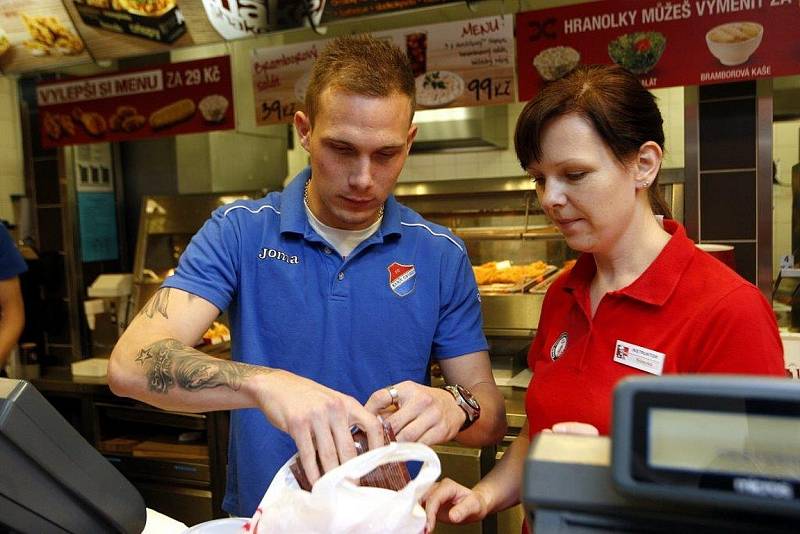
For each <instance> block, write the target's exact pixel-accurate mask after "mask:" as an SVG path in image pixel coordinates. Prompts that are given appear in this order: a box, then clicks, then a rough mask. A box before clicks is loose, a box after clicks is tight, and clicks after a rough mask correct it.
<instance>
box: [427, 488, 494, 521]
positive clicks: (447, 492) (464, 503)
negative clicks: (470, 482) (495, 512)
mask: <svg viewBox="0 0 800 534" xmlns="http://www.w3.org/2000/svg"><path fill="white" fill-rule="evenodd" d="M422 503H423V505H424V506H425V513H426V514H427V516H428V522H427V525H426V532H432V531H433V527H434V526H436V521H437V520H439V521H441V522H443V523H472V522H475V521H480V520H481V519H483V518H484V517H486V514H487V513H488V510H489V505H488V501H487V499H486V497H485V496H484V495H483V494H481V493H480V490H471V489H469V488H466V487H464V486H462V485H461V484H459V483H458V482H454V481H452V480H450V479H449V478H445V479H442V480H441V481H439V482H437V483H436V484H434V486H433V487H432V488H431V489H430V490H428V493H426V494H425V496H424V497H423V498H422Z"/></svg>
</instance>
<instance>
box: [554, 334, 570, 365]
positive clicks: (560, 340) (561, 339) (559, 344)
mask: <svg viewBox="0 0 800 534" xmlns="http://www.w3.org/2000/svg"><path fill="white" fill-rule="evenodd" d="M567 339H568V336H567V333H566V332H561V334H560V335H559V336H558V337H557V338H556V340H555V341H554V342H553V346H552V347H550V359H552V360H553V361H556V360H557V359H559V358H560V357H561V356H562V355H563V354H564V351H565V350H567Z"/></svg>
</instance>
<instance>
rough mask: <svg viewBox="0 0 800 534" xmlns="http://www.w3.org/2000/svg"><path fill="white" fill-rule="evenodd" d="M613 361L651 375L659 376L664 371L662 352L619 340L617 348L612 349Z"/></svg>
mask: <svg viewBox="0 0 800 534" xmlns="http://www.w3.org/2000/svg"><path fill="white" fill-rule="evenodd" d="M614 361H615V362H617V363H621V364H622V365H627V366H628V367H633V368H634V369H639V370H640V371H644V372H645V373H650V374H651V375H659V376H661V371H663V369H664V353H663V352H657V351H655V350H652V349H648V348H646V347H640V346H639V345H634V344H633V343H627V342H625V341H622V340H619V339H618V340H617V346H616V347H614Z"/></svg>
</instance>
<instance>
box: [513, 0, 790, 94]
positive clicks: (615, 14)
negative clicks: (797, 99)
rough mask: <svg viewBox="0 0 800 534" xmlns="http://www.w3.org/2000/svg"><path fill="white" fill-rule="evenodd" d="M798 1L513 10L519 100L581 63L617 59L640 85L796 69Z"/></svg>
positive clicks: (710, 0)
mask: <svg viewBox="0 0 800 534" xmlns="http://www.w3.org/2000/svg"><path fill="white" fill-rule="evenodd" d="M798 28H800V2H798V1H797V0H736V1H734V0H730V1H729V0H694V1H691V2H690V1H684V2H677V1H672V2H670V1H664V0H616V1H613V2H593V3H588V4H580V5H573V6H567V7H561V8H556V9H543V10H540V11H529V12H525V13H520V14H518V15H517V60H518V67H517V76H518V77H519V93H520V99H522V100H529V99H530V98H532V97H533V95H534V94H536V92H537V91H538V89H539V88H540V87H541V86H542V84H544V83H545V82H547V81H551V80H554V79H557V78H559V77H561V76H563V75H565V74H566V73H567V72H570V71H571V70H572V69H573V68H575V66H576V65H578V64H596V63H606V64H608V63H616V64H618V65H621V66H623V67H625V68H626V69H628V70H629V71H631V72H633V73H635V74H637V75H638V76H639V77H640V78H641V80H642V84H643V85H644V86H645V87H668V86H675V85H699V84H707V83H726V82H736V81H741V80H751V79H755V78H768V77H774V76H785V75H790V74H797V73H800V47H798V46H797V42H798V39H797V31H798Z"/></svg>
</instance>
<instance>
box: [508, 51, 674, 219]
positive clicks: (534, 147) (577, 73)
mask: <svg viewBox="0 0 800 534" xmlns="http://www.w3.org/2000/svg"><path fill="white" fill-rule="evenodd" d="M569 113H576V114H578V115H580V116H582V117H584V118H585V119H586V120H588V121H589V122H590V123H591V124H592V125H593V126H594V128H595V130H597V133H598V134H599V135H600V137H601V138H602V139H603V140H604V141H605V143H606V144H607V145H608V147H609V148H610V149H611V151H612V152H613V153H614V155H615V156H616V157H617V159H618V160H619V161H620V162H622V163H625V162H627V161H629V160H630V158H631V157H633V156H634V155H635V154H636V153H638V152H639V148H640V147H641V146H642V145H643V144H644V143H646V142H647V141H654V142H656V143H658V146H660V147H661V149H662V150H664V130H663V128H662V123H663V119H662V118H661V112H660V111H659V110H658V106H657V105H656V98H655V97H654V96H653V94H652V93H651V92H650V91H648V90H647V89H645V88H644V87H642V84H641V83H640V82H639V79H638V78H636V76H634V75H633V74H631V73H630V72H628V71H626V70H625V69H623V68H622V67H618V66H616V65H613V66H612V65H579V66H578V67H577V68H575V70H573V71H572V72H570V73H569V74H567V75H566V76H564V77H563V78H561V79H559V80H556V81H554V82H552V83H550V84H548V85H546V86H545V87H544V88H543V89H542V90H541V91H540V92H539V94H537V95H536V97H535V98H534V99H533V100H531V101H530V102H528V103H527V104H526V105H525V108H523V110H522V113H521V114H520V116H519V119H517V129H516V132H515V133H514V145H515V148H516V151H517V158H518V159H519V162H520V165H522V168H523V169H527V168H528V167H529V165H530V164H531V163H532V162H534V161H538V160H539V159H541V157H542V145H541V140H542V139H541V134H542V130H543V129H544V127H545V126H546V125H547V123H548V122H550V121H551V120H553V119H555V118H557V117H561V116H563V115H567V114H569ZM648 199H649V200H650V206H651V207H652V209H653V212H654V213H655V214H656V215H663V216H665V217H668V218H669V217H671V214H670V210H669V206H668V205H667V203H666V201H665V200H664V197H663V196H662V195H661V192H660V191H659V188H658V177H657V176H656V179H655V180H653V183H652V184H651V185H650V187H649V189H648Z"/></svg>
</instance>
